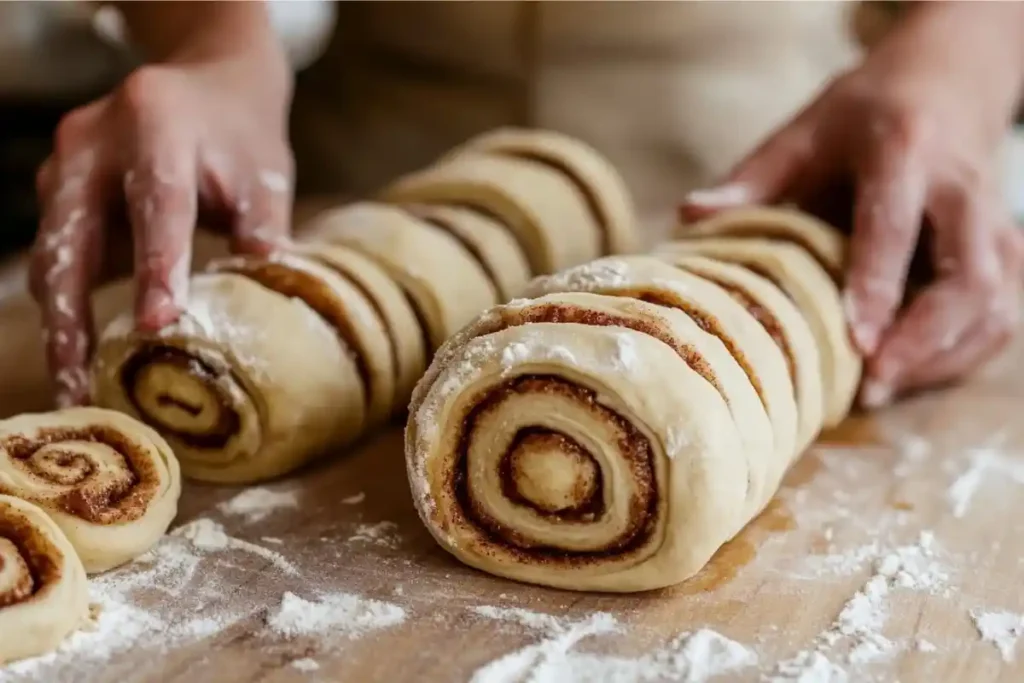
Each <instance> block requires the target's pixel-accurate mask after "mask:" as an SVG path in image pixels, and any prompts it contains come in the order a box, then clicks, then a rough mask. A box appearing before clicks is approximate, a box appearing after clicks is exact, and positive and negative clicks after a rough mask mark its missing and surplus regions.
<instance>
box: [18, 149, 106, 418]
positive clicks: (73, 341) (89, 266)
mask: <svg viewBox="0 0 1024 683" xmlns="http://www.w3.org/2000/svg"><path fill="white" fill-rule="evenodd" d="M72 168H73V165H72ZM53 173H54V177H55V178H56V179H57V180H60V181H61V190H60V191H59V192H52V193H51V195H50V199H49V201H47V202H45V203H44V208H43V216H42V220H41V223H40V229H39V232H38V234H37V236H36V242H35V245H34V246H33V250H32V261H31V265H30V274H29V282H30V286H31V290H32V293H33V295H34V296H35V297H36V299H37V301H38V302H39V306H40V310H41V313H42V326H43V340H44V344H45V347H46V356H47V361H48V364H49V367H50V371H51V373H52V375H53V380H54V384H55V390H56V399H57V405H58V406H60V407H66V406H70V405H77V404H81V403H84V402H85V401H86V400H87V399H88V382H87V375H86V366H87V362H88V357H89V352H90V346H91V340H90V336H89V335H90V332H91V330H92V310H91V307H90V302H89V293H90V291H91V289H92V285H93V282H94V279H95V275H96V264H97V263H98V255H99V253H100V239H101V236H102V227H103V223H102V222H103V216H104V205H105V201H106V196H107V193H106V192H105V191H104V189H103V187H102V179H101V178H100V177H99V176H98V175H93V176H91V177H89V178H87V179H85V180H81V181H80V180H79V179H78V178H76V177H75V172H74V170H72V171H67V170H64V169H58V170H56V171H53Z"/></svg>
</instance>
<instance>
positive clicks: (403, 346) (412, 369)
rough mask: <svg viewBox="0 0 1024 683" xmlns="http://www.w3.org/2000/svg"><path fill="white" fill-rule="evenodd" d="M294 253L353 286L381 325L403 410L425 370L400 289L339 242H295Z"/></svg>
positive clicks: (416, 327) (396, 404) (419, 336)
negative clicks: (383, 329)
mask: <svg viewBox="0 0 1024 683" xmlns="http://www.w3.org/2000/svg"><path fill="white" fill-rule="evenodd" d="M294 249H295V251H296V253H299V254H302V255H304V256H306V257H307V258H311V259H315V260H317V261H319V262H320V263H322V264H323V265H325V266H327V267H328V268H331V269H332V270H334V271H335V272H336V273H338V274H339V275H341V276H342V277H344V278H346V279H347V280H348V281H349V282H351V284H352V285H353V286H354V287H357V288H358V289H359V290H360V292H361V293H362V294H363V296H364V297H365V298H366V300H367V301H368V302H369V303H370V305H371V306H372V307H373V309H374V311H375V312H376V314H377V316H378V317H379V318H380V320H381V322H382V323H383V325H384V328H385V332H386V336H387V340H386V344H387V346H388V348H389V349H390V350H391V355H392V356H393V357H394V359H395V396H394V399H393V400H392V405H393V408H394V409H395V410H398V409H401V410H403V411H404V410H405V408H406V406H407V405H408V403H409V397H410V396H411V395H412V389H413V387H414V386H416V382H417V381H418V380H419V378H420V377H422V376H423V373H424V371H426V369H427V345H426V342H425V340H424V336H423V330H422V329H420V324H419V321H418V320H417V318H416V311H415V310H414V309H413V306H412V304H411V303H409V299H408V298H406V296H405V292H403V291H402V288H401V287H399V286H398V284H396V283H395V281H394V280H392V279H391V278H390V277H389V276H388V274H387V273H386V272H385V271H384V270H383V269H382V268H381V267H380V266H378V265H377V264H376V263H374V262H373V261H372V260H371V259H368V258H367V257H365V256H363V255H362V254H360V253H359V252H358V251H356V250H354V249H350V248H349V247H346V246H343V245H340V244H317V243H310V244H296V245H295V246H294Z"/></svg>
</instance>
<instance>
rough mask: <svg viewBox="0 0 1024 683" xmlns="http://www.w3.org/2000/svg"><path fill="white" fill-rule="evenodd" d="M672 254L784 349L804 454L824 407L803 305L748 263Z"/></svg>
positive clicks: (815, 353) (677, 264) (817, 362)
mask: <svg viewBox="0 0 1024 683" xmlns="http://www.w3.org/2000/svg"><path fill="white" fill-rule="evenodd" d="M667 258H668V260H669V262H670V263H671V264H672V265H674V266H675V267H677V268H682V269H683V270H687V271H689V272H691V273H694V274H696V275H699V276H701V277H702V278H704V279H705V280H710V281H711V282H714V283H715V284H716V285H718V286H719V287H722V288H723V289H725V290H726V291H728V292H729V293H730V294H731V295H732V296H733V297H734V298H735V299H736V300H737V301H739V302H740V304H742V305H743V307H744V308H746V309H747V310H748V311H749V312H750V314H751V315H752V316H754V317H755V318H756V319H757V321H758V322H759V323H761V325H762V327H764V329H765V331H767V332H768V334H769V335H771V337H772V339H773V340H774V341H775V344H776V345H777V346H778V347H779V350H780V351H782V355H783V357H784V358H785V359H786V367H787V370H788V371H789V375H790V378H791V380H792V382H793V386H794V388H795V391H796V404H797V448H796V455H797V457H799V456H800V454H802V453H803V452H804V451H805V450H806V449H807V447H808V446H810V445H811V443H812V442H813V441H814V439H816V438H817V436H818V433H819V432H820V431H821V427H822V412H823V410H824V394H823V391H824V390H823V388H822V385H821V360H820V359H819V357H818V345H817V344H816V343H815V341H814V334H813V333H812V332H811V328H810V327H809V326H808V325H807V321H806V320H804V318H803V315H801V313H800V309H798V308H797V307H796V305H795V304H794V303H793V301H792V299H790V298H789V297H787V296H786V295H785V294H784V293H783V292H782V291H781V290H780V289H779V288H778V287H777V286H776V285H775V284H774V283H772V282H771V281H770V280H767V279H765V278H763V277H761V276H760V275H757V274H755V273H753V272H751V271H749V270H747V269H746V268H744V267H743V266H739V265H736V264H732V263H726V262H724V261H716V260H714V259H710V258H706V257H703V256H686V255H678V256H669V257H667Z"/></svg>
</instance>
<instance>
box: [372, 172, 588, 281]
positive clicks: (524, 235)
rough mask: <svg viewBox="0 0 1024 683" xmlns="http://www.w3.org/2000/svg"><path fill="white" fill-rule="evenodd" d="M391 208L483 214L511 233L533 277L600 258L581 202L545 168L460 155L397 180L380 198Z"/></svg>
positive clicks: (570, 186)
mask: <svg viewBox="0 0 1024 683" xmlns="http://www.w3.org/2000/svg"><path fill="white" fill-rule="evenodd" d="M381 198H382V199H383V200H384V201H387V202H392V203H396V204H448V205H458V206H463V207H469V208H472V209H475V210H477V211H482V212H484V213H486V214H488V215H490V216H492V217H494V218H495V219H496V220H498V221H500V222H501V223H503V224H504V225H506V226H508V228H509V229H510V230H511V231H512V233H513V235H514V236H515V237H516V239H517V240H518V241H519V243H520V244H521V245H522V247H523V251H524V252H525V253H526V258H527V259H528V260H529V262H530V267H531V269H532V271H533V274H540V273H553V272H555V271H558V270H562V269H563V268H569V267H570V266H574V265H577V264H580V263H586V262H587V261H590V260H593V259H595V258H597V257H598V256H600V255H601V244H600V230H599V229H598V226H597V225H596V224H595V223H594V220H593V218H591V216H590V213H589V212H588V211H587V204H586V200H585V199H584V197H583V196H582V195H581V194H580V193H579V190H577V189H576V187H575V186H574V185H573V184H572V183H571V182H569V181H568V180H566V178H565V177H564V176H563V175H562V174H560V173H558V172H557V171H554V170H552V169H551V168H549V167H548V166H545V165H543V164H538V163H531V162H529V161H526V160H524V159H512V158H509V157H503V156H498V155H493V154H482V153H478V152H472V153H470V152H464V153H462V154H458V155H456V156H454V157H449V158H447V159H444V160H442V162H440V163H439V164H438V165H436V166H432V167H430V168H428V169H426V170H424V171H419V172H417V173H413V174H411V175H407V176H405V177H403V178H399V179H398V180H397V181H395V182H394V183H392V184H391V185H390V186H388V187H387V188H385V189H384V191H383V192H382V193H381Z"/></svg>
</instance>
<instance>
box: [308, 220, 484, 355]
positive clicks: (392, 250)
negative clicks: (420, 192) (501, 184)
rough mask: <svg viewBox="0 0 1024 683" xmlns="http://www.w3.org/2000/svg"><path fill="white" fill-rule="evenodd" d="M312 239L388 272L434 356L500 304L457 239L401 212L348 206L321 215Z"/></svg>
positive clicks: (482, 274) (313, 226) (481, 273)
mask: <svg viewBox="0 0 1024 683" xmlns="http://www.w3.org/2000/svg"><path fill="white" fill-rule="evenodd" d="M308 237H309V239H311V240H319V241H322V242H326V243H329V244H342V245H345V246H347V247H349V248H350V249H354V250H356V251H358V252H360V253H361V254H363V255H364V256H366V257H367V258H370V259H373V260H374V261H375V262H376V263H377V264H378V265H380V266H381V267H382V268H383V269H384V270H385V271H387V273H388V274H389V275H390V276H391V277H392V278H394V279H395V281H396V282H397V283H398V284H399V285H401V286H402V288H403V289H404V290H405V292H406V294H407V295H408V296H409V299H410V300H411V301H412V303H413V306H414V307H415V309H416V311H417V313H418V315H419V316H420V318H421V324H422V325H424V326H425V327H426V330H425V332H426V334H427V336H428V338H429V341H430V345H431V348H430V351H431V352H432V351H433V350H434V349H436V348H437V347H438V346H440V345H441V344H442V343H443V342H444V340H445V339H447V338H448V337H449V336H451V335H452V334H454V333H455V332H456V331H457V330H458V329H459V328H460V327H462V326H463V325H465V324H466V323H467V322H469V321H470V320H472V319H473V316H475V315H477V314H478V313H479V312H480V311H482V310H484V309H486V308H487V307H488V306H493V305H494V304H495V303H497V302H498V294H497V292H496V291H495V289H494V285H493V284H492V283H491V281H490V280H488V278H487V274H486V273H485V272H484V270H483V268H482V267H481V266H480V264H479V263H478V262H477V261H475V260H474V259H473V257H472V255H471V254H470V253H469V252H468V251H467V250H466V249H465V248H464V247H463V246H462V245H461V244H459V242H458V240H456V239H455V238H454V237H452V236H451V235H449V234H447V233H446V232H444V231H443V230H441V229H439V228H437V227H435V226H433V225H430V224H429V223H426V222H424V221H421V220H418V219H416V218H414V217H413V216H411V215H409V214H408V213H406V212H405V211H403V210H402V209H401V208H399V207H395V206H388V205H387V204H375V203H370V202H361V203H356V204H349V205H348V206H344V207H341V208H338V209H334V210H331V211H328V212H327V213H325V214H321V215H320V216H319V217H318V218H317V219H315V221H314V222H313V224H312V225H311V226H310V228H309V233H308Z"/></svg>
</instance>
